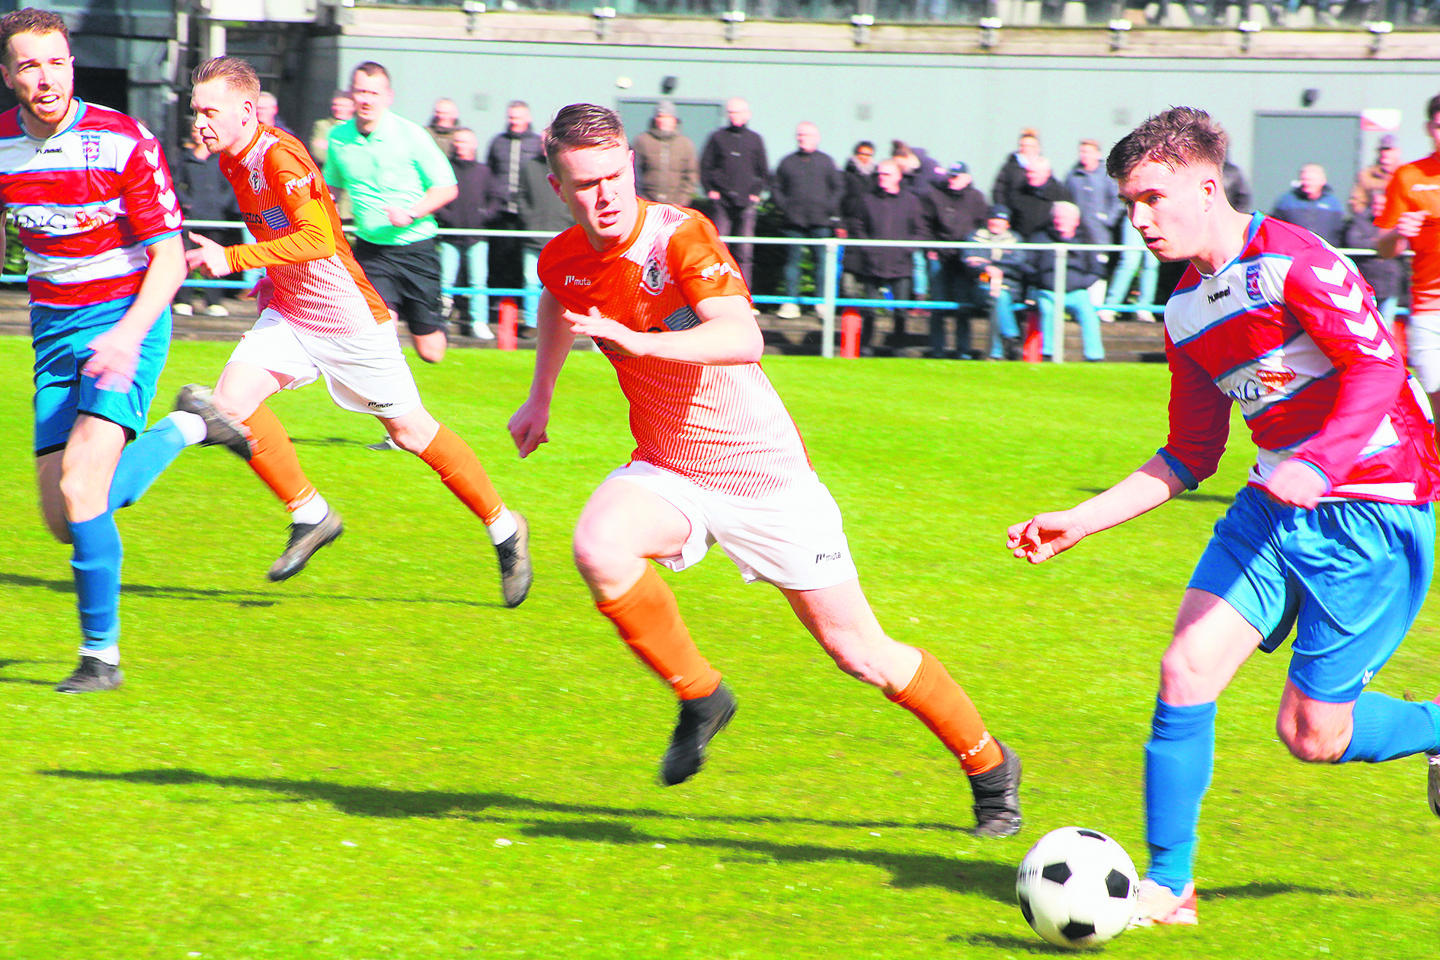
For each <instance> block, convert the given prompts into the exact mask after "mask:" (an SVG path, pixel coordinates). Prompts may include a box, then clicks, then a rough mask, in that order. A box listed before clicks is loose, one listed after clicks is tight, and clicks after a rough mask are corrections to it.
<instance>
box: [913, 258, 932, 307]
mask: <svg viewBox="0 0 1440 960" xmlns="http://www.w3.org/2000/svg"><path fill="white" fill-rule="evenodd" d="M910 282H911V283H912V284H914V287H913V288H912V289H913V290H914V291H915V299H916V300H929V299H930V258H929V257H927V256H925V251H924V250H916V251H915V252H914V253H912V254H911V255H910Z"/></svg>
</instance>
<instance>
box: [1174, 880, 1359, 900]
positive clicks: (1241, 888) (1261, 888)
mask: <svg viewBox="0 0 1440 960" xmlns="http://www.w3.org/2000/svg"><path fill="white" fill-rule="evenodd" d="M1287 893H1313V894H1315V895H1316V896H1320V897H1350V898H1351V899H1356V900H1363V899H1366V896H1365V894H1363V893H1356V892H1355V891H1353V890H1333V889H1329V888H1326V887H1307V886H1304V885H1303V884H1298V883H1274V882H1270V883H1237V884H1235V885H1234V886H1229V887H1209V888H1207V889H1204V890H1201V891H1200V893H1199V896H1200V899H1201V900H1223V899H1225V898H1226V897H1240V898H1251V899H1257V900H1258V899H1260V898H1261V897H1279V896H1283V895H1284V894H1287Z"/></svg>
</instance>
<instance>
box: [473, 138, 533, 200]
mask: <svg viewBox="0 0 1440 960" xmlns="http://www.w3.org/2000/svg"><path fill="white" fill-rule="evenodd" d="M544 152H545V146H544V144H542V143H541V142H540V134H538V133H536V132H534V131H533V130H526V131H525V132H523V133H511V132H510V131H509V130H506V131H505V132H504V133H501V134H499V135H498V136H496V137H495V139H493V140H491V141H490V149H489V150H487V151H486V152H485V163H486V164H487V165H488V166H489V167H490V173H491V174H493V175H494V177H495V179H496V181H498V186H497V188H496V190H497V192H498V193H499V194H500V197H501V198H502V202H503V207H502V209H503V210H505V211H507V212H509V213H518V212H519V209H520V207H519V200H518V198H517V197H518V194H519V192H520V171H521V170H523V169H525V162H526V161H527V160H534V159H535V158H536V157H538V156H540V155H541V154H542V153H544Z"/></svg>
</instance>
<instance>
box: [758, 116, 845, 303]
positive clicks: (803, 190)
mask: <svg viewBox="0 0 1440 960" xmlns="http://www.w3.org/2000/svg"><path fill="white" fill-rule="evenodd" d="M795 146H796V150H795V152H794V153H792V154H790V155H789V156H788V157H786V158H785V159H784V160H781V161H780V166H778V167H776V168H775V182H774V187H773V189H772V190H771V193H770V197H771V199H772V200H774V201H775V208H776V209H777V210H779V211H780V215H781V216H782V217H784V218H785V226H784V228H783V229H784V232H785V236H787V237H811V238H816V239H818V238H821V237H828V236H830V235H831V233H832V232H833V231H834V229H835V226H836V224H837V223H839V221H840V205H841V203H842V202H843V201H844V199H845V177H844V175H843V174H841V172H840V171H839V170H837V169H835V161H834V160H831V159H830V155H829V154H827V153H822V152H821V151H820V149H819V148H820V128H819V127H817V126H815V124H813V123H802V124H800V125H799V126H797V127H796V128H795ZM803 249H805V248H803V247H801V246H799V245H798V244H797V245H796V246H792V247H786V248H785V251H786V256H785V295H786V296H787V297H789V298H790V300H791V302H789V303H782V304H781V305H780V309H779V310H778V311H777V312H776V315H777V316H779V317H780V318H782V319H785V320H793V319H795V318H796V317H798V316H800V306H799V304H797V303H795V302H794V301H795V298H796V297H798V296H800V258H801V251H802V250H803ZM809 250H810V256H811V259H812V260H814V262H815V291H816V293H815V295H816V296H824V290H825V285H826V283H828V282H830V280H831V278H830V277H828V276H827V275H826V273H825V248H824V247H819V246H815V247H810V248H809Z"/></svg>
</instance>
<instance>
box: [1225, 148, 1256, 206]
mask: <svg viewBox="0 0 1440 960" xmlns="http://www.w3.org/2000/svg"><path fill="white" fill-rule="evenodd" d="M1222 174H1223V176H1224V178H1225V199H1227V200H1229V201H1230V206H1232V207H1234V208H1235V210H1236V211H1238V212H1239V213H1249V212H1250V211H1251V210H1254V209H1255V198H1254V197H1253V196H1251V195H1250V184H1249V182H1247V181H1246V179H1245V171H1244V170H1241V169H1240V168H1239V167H1238V166H1237V165H1235V164H1233V163H1231V162H1230V159H1229V158H1228V157H1227V158H1226V159H1225V169H1224V170H1223V171H1222Z"/></svg>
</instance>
